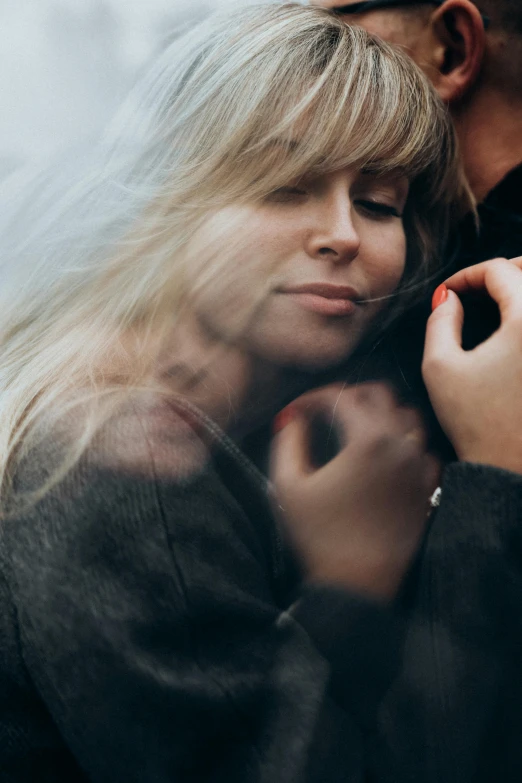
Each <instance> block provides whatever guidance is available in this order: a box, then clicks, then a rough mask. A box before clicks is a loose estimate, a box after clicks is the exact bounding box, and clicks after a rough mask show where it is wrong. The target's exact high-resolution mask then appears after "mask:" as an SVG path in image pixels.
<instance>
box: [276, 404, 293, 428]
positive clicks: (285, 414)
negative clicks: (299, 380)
mask: <svg viewBox="0 0 522 783" xmlns="http://www.w3.org/2000/svg"><path fill="white" fill-rule="evenodd" d="M293 418H294V410H293V408H292V406H291V405H287V406H286V408H283V410H282V411H279V413H278V414H277V416H276V417H275V419H274V421H273V424H272V432H273V433H274V435H277V433H278V432H281V430H282V429H284V428H285V427H286V425H287V424H290V422H291V421H292V419H293Z"/></svg>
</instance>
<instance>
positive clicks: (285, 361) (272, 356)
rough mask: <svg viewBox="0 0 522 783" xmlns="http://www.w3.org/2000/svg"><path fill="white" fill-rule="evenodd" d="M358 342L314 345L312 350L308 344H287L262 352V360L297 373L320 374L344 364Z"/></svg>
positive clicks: (329, 342)
mask: <svg viewBox="0 0 522 783" xmlns="http://www.w3.org/2000/svg"><path fill="white" fill-rule="evenodd" d="M357 344H358V341H355V342H354V344H353V345H350V346H346V344H344V345H342V346H339V345H335V341H334V340H331V341H328V342H325V343H324V344H323V345H321V344H319V343H316V344H315V345H314V346H313V350H312V349H311V346H310V345H309V344H307V345H302V346H291V345H289V344H288V343H286V344H285V345H280V346H278V347H277V348H274V349H273V350H272V351H268V352H267V351H265V352H264V357H263V358H264V359H265V360H267V361H269V362H271V363H272V364H275V365H278V366H280V367H285V368H288V369H293V370H296V371H299V372H306V373H312V374H314V373H321V372H325V371H327V370H333V369H335V367H338V366H340V365H342V364H343V363H344V362H346V361H347V360H348V359H349V358H350V356H351V355H352V354H353V353H354V351H355V349H356V348H357Z"/></svg>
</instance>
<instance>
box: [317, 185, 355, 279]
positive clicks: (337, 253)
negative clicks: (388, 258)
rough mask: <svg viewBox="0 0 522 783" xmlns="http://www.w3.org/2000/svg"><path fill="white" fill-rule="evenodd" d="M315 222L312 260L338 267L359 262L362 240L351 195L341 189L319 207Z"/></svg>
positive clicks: (318, 205) (319, 204)
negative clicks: (353, 210)
mask: <svg viewBox="0 0 522 783" xmlns="http://www.w3.org/2000/svg"><path fill="white" fill-rule="evenodd" d="M313 220H314V227H313V229H312V232H311V234H310V236H309V239H308V248H307V250H308V254H309V255H310V256H311V257H312V258H317V259H324V260H326V261H330V262H333V263H337V264H339V263H349V262H350V261H353V260H354V259H355V258H357V256H358V255H359V250H360V246H361V240H360V237H359V234H358V232H357V229H356V227H355V225H354V223H353V219H352V205H351V200H350V195H349V193H347V192H346V190H345V189H342V190H339V189H338V190H337V191H336V192H334V193H331V194H330V195H329V196H328V197H327V198H325V199H324V200H323V201H322V202H321V203H318V204H317V205H316V213H315V215H314V216H313Z"/></svg>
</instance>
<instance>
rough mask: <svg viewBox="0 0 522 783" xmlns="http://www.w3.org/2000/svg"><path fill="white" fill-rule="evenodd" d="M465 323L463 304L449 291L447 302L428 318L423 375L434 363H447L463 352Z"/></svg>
mask: <svg viewBox="0 0 522 783" xmlns="http://www.w3.org/2000/svg"><path fill="white" fill-rule="evenodd" d="M463 323H464V308H463V307H462V303H461V301H460V299H459V298H458V296H457V294H455V293H454V292H453V291H448V298H447V299H446V301H445V302H444V303H443V304H441V305H439V306H438V307H437V308H436V310H434V311H433V313H432V314H431V315H430V317H429V318H428V323H427V326H426V338H425V340H424V359H423V373H424V372H425V370H426V368H427V367H429V365H430V364H431V363H432V362H434V361H436V362H438V361H442V360H444V361H447V360H448V359H449V358H451V356H454V355H455V354H457V353H459V352H460V351H462V324H463ZM425 380H426V379H425Z"/></svg>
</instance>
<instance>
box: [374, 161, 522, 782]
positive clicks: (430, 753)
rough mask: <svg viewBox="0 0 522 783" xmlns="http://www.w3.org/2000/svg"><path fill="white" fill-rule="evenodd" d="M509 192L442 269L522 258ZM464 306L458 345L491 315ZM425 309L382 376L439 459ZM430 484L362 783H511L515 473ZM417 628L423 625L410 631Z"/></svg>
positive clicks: (513, 183)
mask: <svg viewBox="0 0 522 783" xmlns="http://www.w3.org/2000/svg"><path fill="white" fill-rule="evenodd" d="M521 193H522V167H520V168H518V169H515V170H514V171H512V172H511V173H510V174H509V175H508V176H507V177H506V179H505V180H504V181H503V182H501V183H500V184H499V185H498V187H497V188H495V189H494V190H493V191H492V192H491V193H490V194H489V196H488V197H487V199H486V201H485V202H484V203H483V204H482V205H481V206H480V207H479V216H480V221H481V227H480V233H479V234H478V235H477V234H476V233H475V231H474V230H473V226H472V224H471V222H470V223H468V224H467V225H465V226H464V227H463V231H462V235H461V245H460V250H459V253H458V255H457V261H456V262H455V263H454V264H453V268H452V269H450V270H449V271H448V274H449V273H451V272H452V271H456V269H458V268H464V267H466V266H470V265H471V264H473V263H477V262H479V261H483V260H487V259H488V258H494V257H507V258H510V257H513V256H518V255H521V254H522V198H521ZM464 309H465V314H466V315H465V335H464V343H465V346H466V347H472V346H474V345H476V344H477V343H479V342H481V341H482V340H483V339H485V338H486V337H487V336H488V335H489V334H491V333H492V331H494V329H495V328H496V327H497V325H498V320H499V319H498V310H497V308H496V307H495V306H492V305H491V302H488V301H487V300H486V298H482V299H481V298H473V297H468V298H467V299H466V300H465V302H464ZM428 314H429V303H427V304H426V305H425V307H424V311H423V309H422V308H419V309H418V310H417V312H416V313H413V314H409V315H408V316H406V317H405V318H404V320H403V323H402V324H400V325H399V328H398V330H397V332H396V334H395V335H394V338H393V340H392V346H391V350H390V349H389V346H388V347H387V349H386V350H387V351H388V353H386V351H385V353H386V356H385V359H386V361H387V362H388V364H387V365H386V370H385V371H384V377H392V378H393V380H394V382H395V383H396V384H397V385H398V386H401V390H402V393H403V395H404V396H405V398H407V399H410V400H413V401H414V402H417V403H419V404H420V405H421V407H423V408H424V411H425V413H426V416H427V418H428V419H429V420H430V421H431V423H432V444H433V445H434V447H435V448H436V449H437V450H438V451H439V452H440V453H441V454H442V455H443V456H444V457H446V458H447V459H449V460H451V458H452V450H451V449H450V447H449V444H448V443H447V441H446V440H445V438H444V436H443V435H442V433H441V431H440V430H438V428H437V426H436V423H435V421H434V418H433V416H432V413H431V411H430V408H429V402H428V399H427V395H426V394H425V391H424V390H423V386H422V382H421V377H420V363H421V356H422V347H423V336H424V326H425V322H426V318H427V316H428ZM377 364H378V362H377ZM377 375H378V372H377ZM381 377H382V376H381ZM521 394H522V390H521ZM506 415H509V412H508V411H507V412H506ZM442 487H443V490H442V498H441V506H440V508H439V510H438V511H437V513H436V514H435V515H434V517H433V519H432V523H431V527H430V530H429V533H428V535H427V537H426V540H425V542H424V546H423V548H422V550H421V552H420V554H419V557H418V559H417V562H416V563H415V566H414V568H413V569H412V572H411V574H410V575H409V578H408V580H407V581H406V583H405V585H404V589H403V593H402V596H401V604H402V608H403V610H404V612H405V613H406V615H407V616H408V618H409V621H408V627H409V630H408V634H407V638H406V642H405V647H404V657H403V662H402V671H401V674H400V676H399V678H398V679H397V680H396V681H395V682H394V683H393V685H392V688H391V689H390V691H389V692H388V694H387V695H386V697H385V699H384V702H383V704H382V706H381V709H380V713H379V724H380V725H379V732H378V737H379V739H377V740H376V742H375V745H374V749H373V753H371V754H370V755H369V758H370V759H371V765H372V770H373V775H374V777H373V778H372V779H374V780H375V781H379V782H381V781H390V783H392V782H393V781H397V780H408V781H411V783H418V782H419V781H422V783H442V781H443V783H492V782H493V781H502V783H511V782H512V783H515V781H516V783H519V782H520V781H521V780H522V742H521V738H522V476H521V475H518V474H514V473H510V472H507V471H502V470H498V469H496V468H493V467H488V466H484V465H482V466H479V465H469V464H464V463H455V462H454V463H451V462H450V464H449V465H448V467H447V468H446V472H445V476H444V480H443V483H442ZM419 627H422V628H424V630H425V633H423V634H422V635H420V636H419V633H418V628H419ZM387 753H390V756H389V757H388V758H387V760H386V761H385V759H386V754H387Z"/></svg>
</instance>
